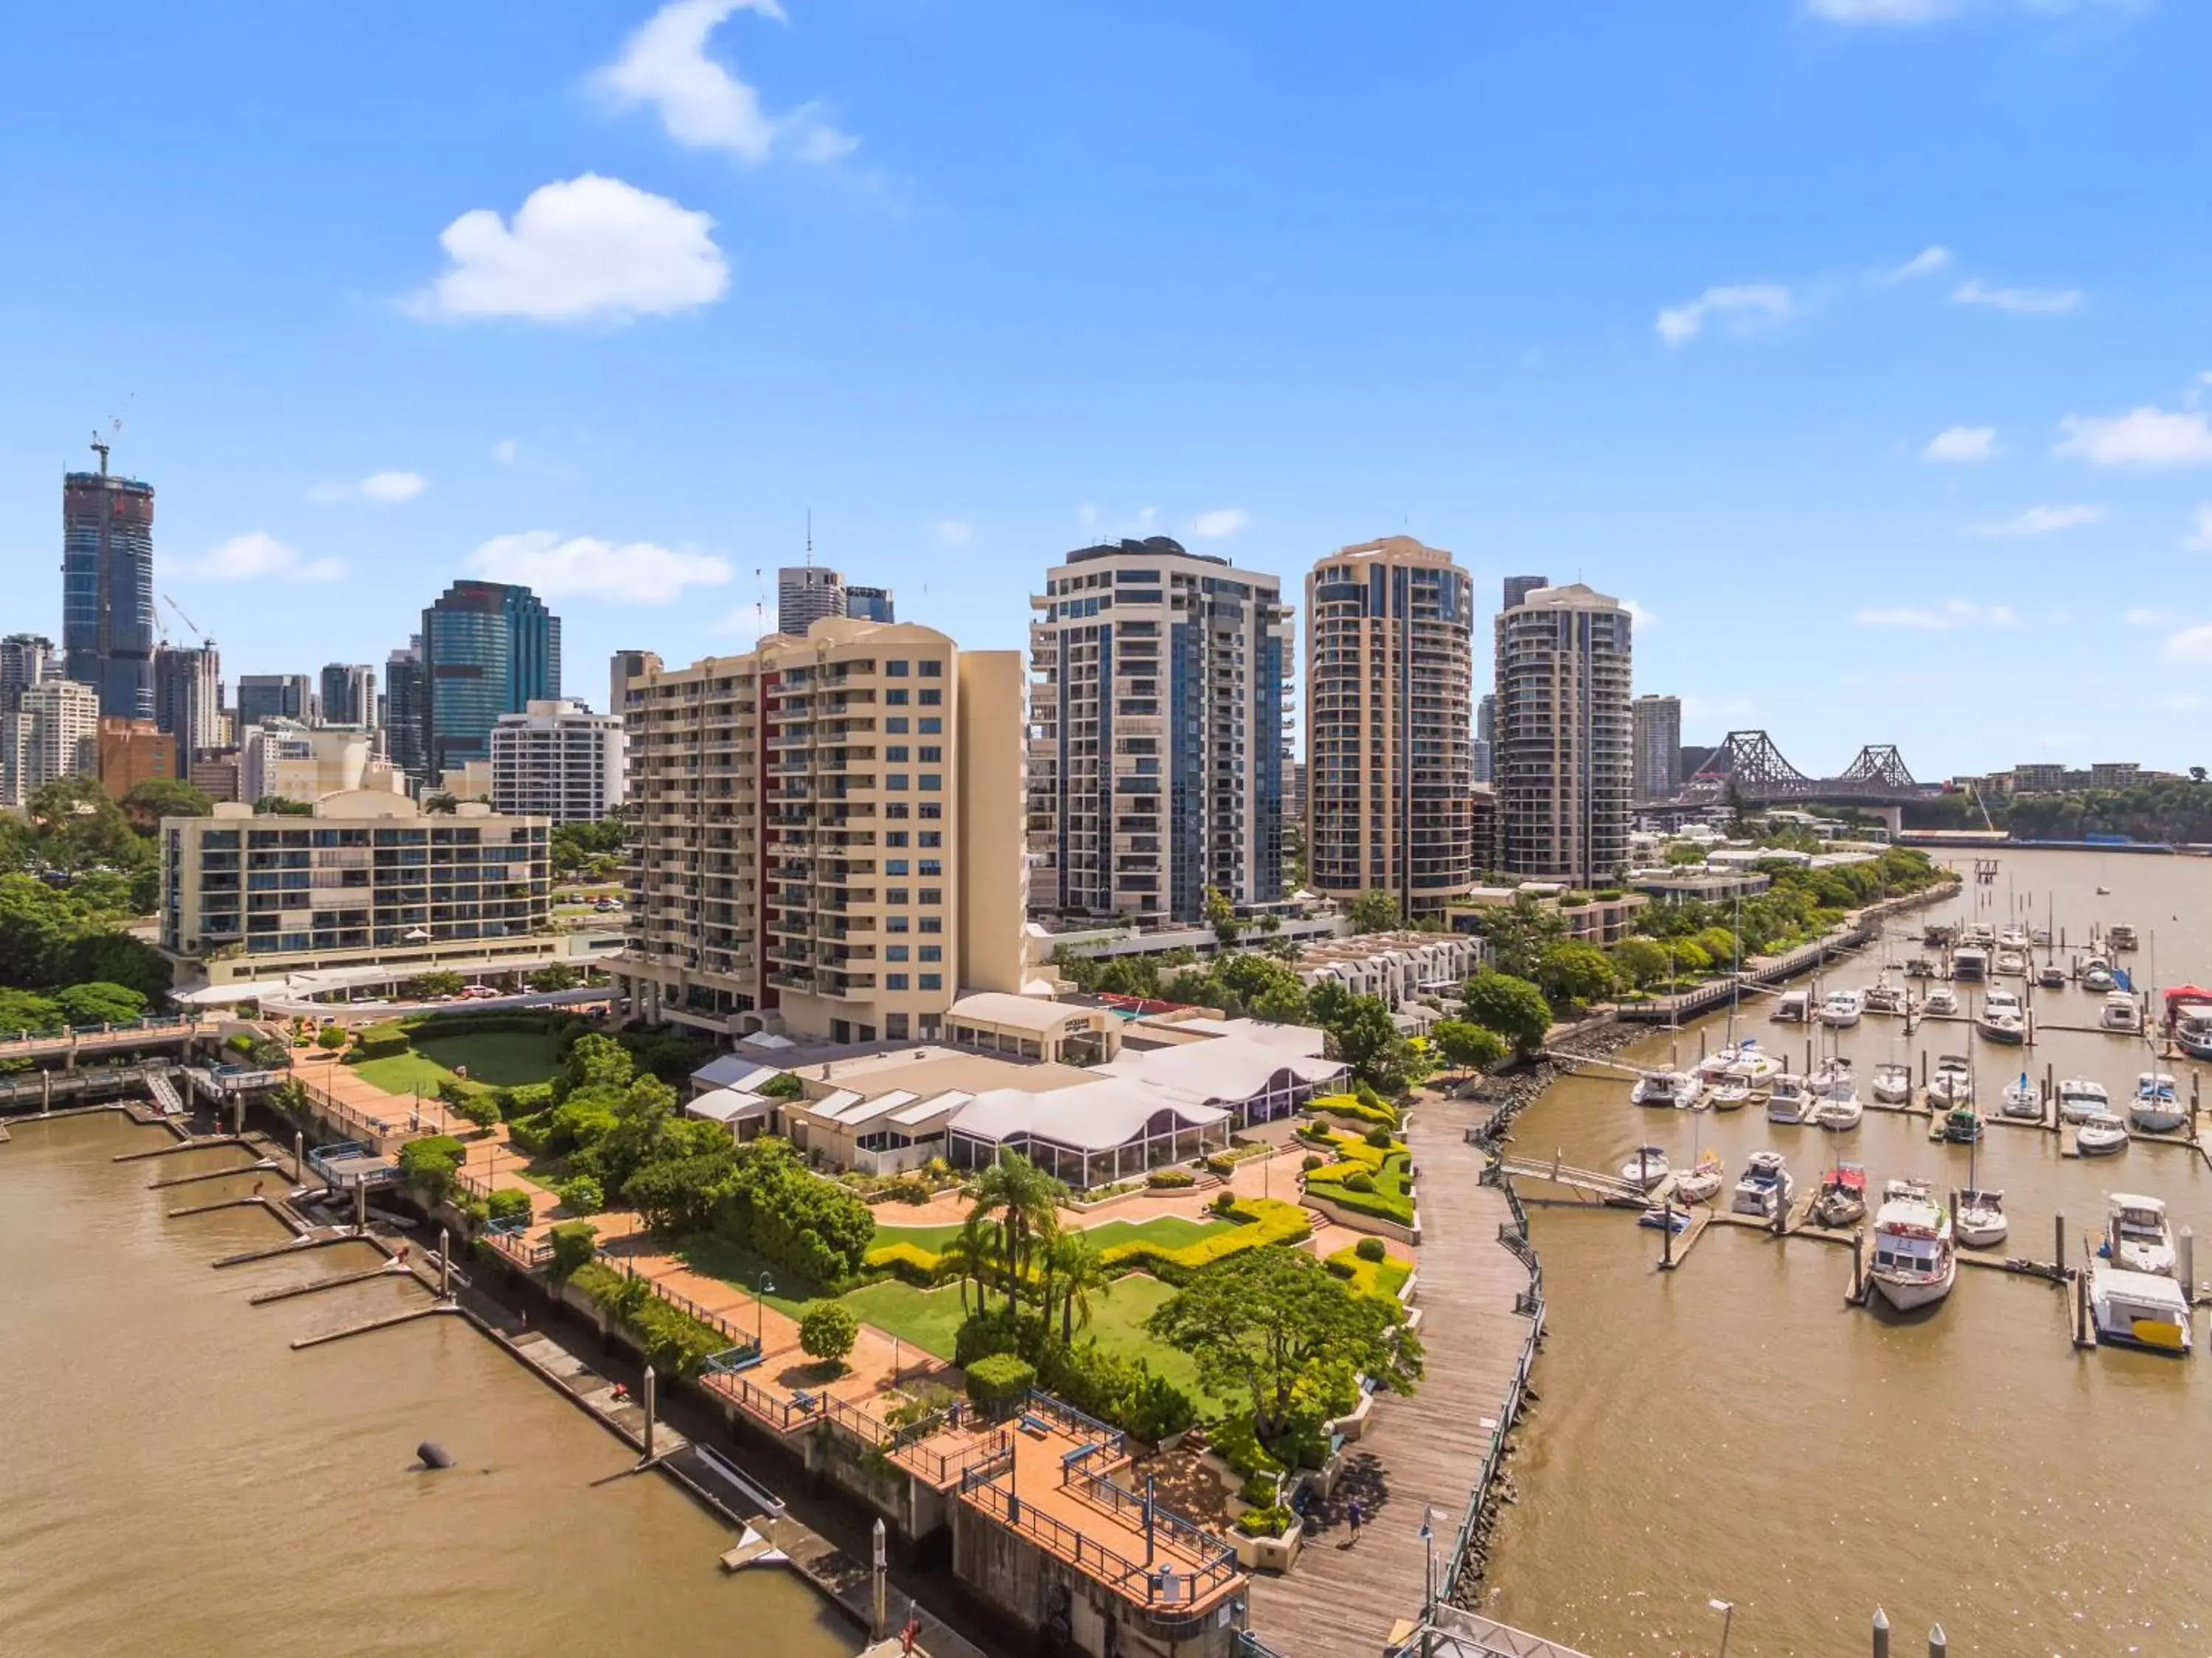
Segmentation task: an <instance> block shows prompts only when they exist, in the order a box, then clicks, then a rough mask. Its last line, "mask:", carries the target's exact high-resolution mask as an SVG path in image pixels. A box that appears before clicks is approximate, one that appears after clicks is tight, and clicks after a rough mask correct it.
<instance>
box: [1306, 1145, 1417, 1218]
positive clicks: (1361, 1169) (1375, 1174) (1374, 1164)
mask: <svg viewBox="0 0 2212 1658" xmlns="http://www.w3.org/2000/svg"><path fill="white" fill-rule="evenodd" d="M1302 1137H1303V1138H1304V1140H1305V1142H1306V1143H1307V1144H1309V1145H1310V1146H1312V1147H1314V1148H1315V1155H1328V1156H1332V1157H1333V1158H1334V1161H1328V1162H1324V1163H1322V1165H1321V1166H1320V1167H1317V1168H1310V1169H1308V1170H1307V1171H1306V1191H1307V1192H1308V1193H1310V1195H1312V1196H1314V1197H1316V1198H1325V1199H1327V1200H1328V1202H1330V1203H1332V1204H1337V1205H1338V1206H1340V1207H1341V1208H1343V1209H1346V1210H1350V1211H1351V1212H1352V1213H1353V1214H1355V1215H1367V1216H1373V1217H1374V1218H1375V1219H1376V1220H1380V1221H1389V1222H1394V1223H1395V1224H1396V1225H1399V1226H1411V1225H1413V1159H1412V1158H1411V1156H1410V1155H1408V1154H1407V1150H1406V1143H1405V1142H1404V1141H1402V1140H1399V1139H1395V1138H1393V1137H1391V1135H1390V1132H1389V1130H1387V1129H1383V1128H1376V1129H1370V1130H1369V1131H1368V1132H1367V1134H1366V1135H1365V1136H1364V1137H1363V1136H1360V1135H1356V1134H1340V1133H1338V1132H1336V1131H1334V1130H1330V1129H1320V1128H1316V1129H1308V1130H1306V1131H1304V1134H1303V1136H1302Z"/></svg>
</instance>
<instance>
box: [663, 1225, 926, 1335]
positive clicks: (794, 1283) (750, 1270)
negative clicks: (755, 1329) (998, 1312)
mask: <svg viewBox="0 0 2212 1658" xmlns="http://www.w3.org/2000/svg"><path fill="white" fill-rule="evenodd" d="M670 1253H671V1254H673V1255H674V1256H675V1257H676V1259H678V1260H679V1261H681V1262H683V1263H684V1265H686V1266H688V1267H690V1269H691V1270H692V1271H694V1272H699V1273H703V1274H704V1275H705V1276H706V1277H710V1278H720V1280H721V1281H722V1282H723V1283H727V1284H732V1285H734V1286H735V1287H736V1288H738V1289H742V1290H744V1292H745V1293H746V1294H747V1295H752V1294H755V1293H756V1292H757V1290H758V1289H759V1286H760V1280H761V1274H762V1273H763V1272H766V1273H767V1274H768V1275H769V1279H770V1280H771V1281H772V1282H773V1283H775V1289H771V1290H769V1293H768V1295H767V1297H766V1299H767V1301H768V1304H769V1306H770V1307H773V1308H775V1310H776V1311H777V1312H779V1313H781V1314H785V1315H786V1316H787V1317H790V1318H794V1319H796V1318H799V1317H800V1316H802V1315H803V1314H805V1311H806V1309H807V1308H809V1307H811V1306H812V1305H813V1304H814V1303H815V1302H816V1301H819V1300H820V1299H821V1297H822V1286H821V1285H820V1284H818V1283H809V1282H807V1281H806V1280H805V1279H802V1278H798V1277H793V1275H792V1274H791V1273H789V1272H787V1271H784V1270H783V1269H782V1268H781V1267H776V1266H769V1265H766V1264H765V1263H764V1262H763V1261H762V1260H761V1259H760V1258H759V1257H758V1256H757V1255H755V1254H754V1253H752V1252H751V1251H750V1250H749V1249H741V1248H739V1247H738V1246H737V1245H736V1244H733V1243H731V1242H728V1241H727V1240H725V1239H721V1238H718V1237H715V1236H714V1234H712V1233H707V1232H702V1233H700V1234H697V1235H696V1236H694V1237H690V1238H686V1239H685V1240H684V1241H683V1242H682V1243H680V1244H678V1246H677V1247H675V1248H674V1249H673V1250H671V1252H670ZM953 1312H954V1314H955V1315H956V1318H957V1314H958V1312H959V1292H958V1290H957V1289H955V1290H954V1292H953ZM739 1321H740V1322H743V1320H739Z"/></svg>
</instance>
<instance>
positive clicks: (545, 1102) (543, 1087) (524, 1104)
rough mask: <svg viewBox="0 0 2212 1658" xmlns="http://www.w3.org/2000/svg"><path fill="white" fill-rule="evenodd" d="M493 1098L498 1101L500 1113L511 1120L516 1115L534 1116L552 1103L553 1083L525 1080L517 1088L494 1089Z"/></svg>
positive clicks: (516, 1116)
mask: <svg viewBox="0 0 2212 1658" xmlns="http://www.w3.org/2000/svg"><path fill="white" fill-rule="evenodd" d="M493 1098H495V1099H496V1100H498V1101H499V1112H500V1115H501V1116H502V1117H504V1118H506V1119H507V1120H508V1121H510V1122H512V1121H513V1119H515V1118H518V1117H535V1116H537V1115H538V1112H542V1111H544V1110H547V1109H548V1108H550V1106H552V1104H553V1085H552V1084H551V1083H550V1082H525V1083H523V1084H522V1085H521V1086H520V1087H519V1088H499V1089H496V1090H495V1092H494V1094H493Z"/></svg>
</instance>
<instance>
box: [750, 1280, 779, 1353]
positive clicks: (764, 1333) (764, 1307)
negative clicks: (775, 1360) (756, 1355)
mask: <svg viewBox="0 0 2212 1658" xmlns="http://www.w3.org/2000/svg"><path fill="white" fill-rule="evenodd" d="M774 1294H775V1279H774V1278H772V1277H769V1275H768V1274H767V1273H765V1272H763V1273H762V1274H761V1275H760V1283H759V1285H758V1287H757V1291H756V1293H755V1295H754V1297H753V1345H754V1347H755V1348H757V1349H758V1350H760V1351H761V1352H763V1353H766V1352H767V1351H768V1298H769V1296H770V1295H774Z"/></svg>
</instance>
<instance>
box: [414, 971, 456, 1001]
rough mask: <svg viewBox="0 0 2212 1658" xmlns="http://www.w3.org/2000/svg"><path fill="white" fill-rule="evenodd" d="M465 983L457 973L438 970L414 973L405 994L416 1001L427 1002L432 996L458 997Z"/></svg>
mask: <svg viewBox="0 0 2212 1658" xmlns="http://www.w3.org/2000/svg"><path fill="white" fill-rule="evenodd" d="M467 982H468V981H467V980H465V979H464V978H462V977H461V976H460V974H459V973H455V972H446V971H445V970H444V969H442V968H439V969H435V970H434V971H432V972H426V973H416V975H415V977H414V978H410V979H409V980H408V981H407V993H408V994H409V995H410V996H412V997H416V998H417V999H418V1000H427V999H428V998H429V997H434V996H458V995H459V993H460V990H461V986H462V985H463V984H466V983H467Z"/></svg>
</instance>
